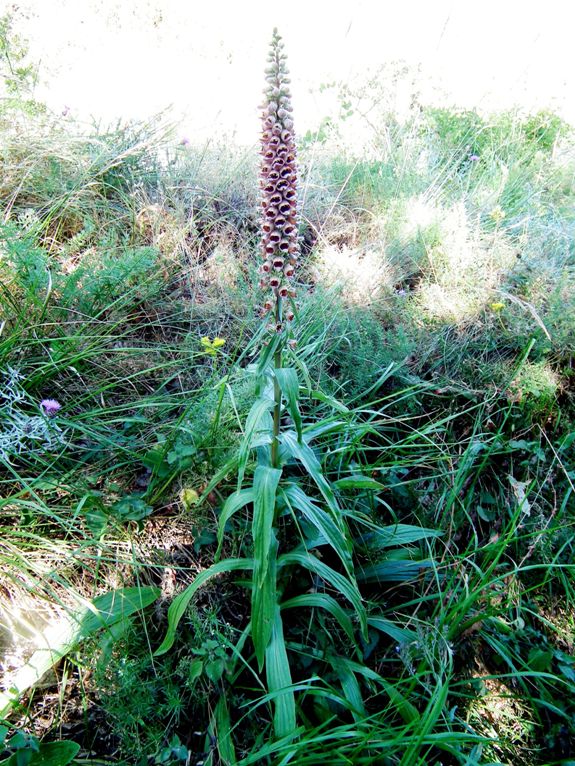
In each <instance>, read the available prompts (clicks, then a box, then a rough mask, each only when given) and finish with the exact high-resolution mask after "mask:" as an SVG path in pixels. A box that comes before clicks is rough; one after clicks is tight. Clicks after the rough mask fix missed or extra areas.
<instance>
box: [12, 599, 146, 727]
mask: <svg viewBox="0 0 575 766" xmlns="http://www.w3.org/2000/svg"><path fill="white" fill-rule="evenodd" d="M159 595H160V589H159V588H152V587H145V588H138V587H132V588H121V589H119V590H115V591H111V592H110V593H104V594H103V595H102V596H98V597H97V598H95V599H94V600H93V601H84V602H83V604H82V607H81V608H80V609H78V610H77V611H76V612H73V613H72V614H71V615H70V616H69V617H67V618H65V619H63V620H62V621H61V622H60V623H59V624H58V625H56V626H55V627H54V628H52V629H50V630H47V631H46V632H45V633H43V634H42V637H43V640H44V642H45V646H43V647H42V648H40V649H37V650H36V651H35V652H34V654H33V655H32V656H31V657H30V659H29V660H28V662H26V663H25V664H24V665H23V666H22V667H21V668H20V670H18V671H17V672H16V674H15V675H14V677H13V678H12V679H11V688H10V691H9V692H6V693H3V694H0V718H4V717H5V716H6V715H7V714H8V712H9V711H10V709H11V707H12V704H13V703H14V702H17V701H18V699H19V697H20V695H21V694H23V693H24V692H25V691H26V690H27V689H29V688H30V687H31V686H33V685H34V684H36V683H38V682H39V681H40V680H41V679H42V677H43V676H44V675H45V674H46V673H47V672H48V670H50V668H51V667H52V665H54V664H55V663H57V662H59V661H60V660H61V659H62V657H65V656H66V655H67V654H69V653H70V652H71V651H73V650H74V649H75V648H76V647H77V646H78V644H79V643H80V642H81V641H83V640H84V639H86V638H88V637H89V636H91V635H93V634H94V633H96V632H97V631H98V630H101V629H102V628H107V629H110V628H112V627H113V626H114V625H116V624H117V623H119V622H121V621H122V620H125V619H127V618H128V617H129V616H130V615H132V614H134V612H137V611H139V610H141V609H144V608H145V607H146V606H149V604H151V603H153V602H154V601H155V600H156V599H157V598H158V597H159Z"/></svg>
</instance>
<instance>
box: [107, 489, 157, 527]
mask: <svg viewBox="0 0 575 766" xmlns="http://www.w3.org/2000/svg"><path fill="white" fill-rule="evenodd" d="M153 510H154V509H153V508H152V506H151V505H148V503H146V502H145V501H144V500H143V499H142V495H141V494H140V493H136V494H133V495H128V496H127V497H123V498H122V499H121V500H118V501H117V502H116V503H114V504H113V505H112V507H111V511H112V513H113V514H114V515H115V516H117V517H118V518H119V519H121V521H141V520H142V519H145V518H146V517H147V516H150V514H151V513H153Z"/></svg>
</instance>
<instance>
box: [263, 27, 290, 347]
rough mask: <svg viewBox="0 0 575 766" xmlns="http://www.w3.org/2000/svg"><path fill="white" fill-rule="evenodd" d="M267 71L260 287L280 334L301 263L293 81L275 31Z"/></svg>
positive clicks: (265, 305)
mask: <svg viewBox="0 0 575 766" xmlns="http://www.w3.org/2000/svg"><path fill="white" fill-rule="evenodd" d="M267 61H268V65H267V67H266V70H265V71H266V83H267V84H266V88H265V90H264V96H265V98H264V102H263V104H262V138H261V179H260V188H261V194H262V200H261V204H262V221H261V249H262V258H263V262H262V265H261V267H260V273H261V279H260V287H262V288H263V289H266V290H268V289H269V290H271V296H270V297H269V298H268V299H266V300H265V302H264V305H263V313H264V314H267V313H268V312H271V313H272V315H273V317H274V321H273V325H272V326H273V329H274V330H275V331H276V332H281V330H282V329H283V326H284V320H287V321H290V319H291V317H293V314H292V313H291V312H288V313H286V314H285V316H284V315H283V313H282V298H284V299H285V298H288V297H289V298H293V297H295V292H294V290H293V287H292V285H291V280H292V278H293V276H294V273H295V266H296V264H297V260H298V254H299V245H298V231H297V206H296V198H297V194H296V184H297V173H296V164H295V161H296V152H295V140H294V132H293V119H292V105H291V94H290V89H289V83H290V78H289V76H288V69H287V66H286V55H285V53H284V45H283V42H282V39H281V37H280V36H279V34H278V32H277V30H276V29H274V33H273V37H272V42H271V46H270V51H269V54H268V58H267Z"/></svg>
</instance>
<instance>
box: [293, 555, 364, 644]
mask: <svg viewBox="0 0 575 766" xmlns="http://www.w3.org/2000/svg"><path fill="white" fill-rule="evenodd" d="M286 564H299V566H301V567H304V569H308V570H309V571H310V572H313V573H314V574H316V575H317V576H318V577H321V579H322V580H324V581H325V582H326V583H327V584H329V585H330V586H331V587H332V588H334V589H335V590H337V591H338V592H339V593H341V595H342V596H344V598H346V599H347V600H348V601H349V602H350V603H351V605H352V606H353V608H354V609H355V612H356V614H357V617H358V619H359V624H360V626H361V632H362V635H363V636H364V638H366V637H367V615H366V612H365V607H364V605H363V602H362V599H361V594H360V592H359V590H358V588H357V583H356V582H355V581H352V580H350V579H349V578H348V577H345V576H344V575H342V574H340V573H339V572H336V571H335V569H332V568H331V567H329V566H328V565H327V564H324V563H323V561H320V560H319V559H317V558H316V557H315V556H312V555H311V554H310V553H307V552H306V553H301V552H299V551H293V552H291V553H284V554H283V555H282V556H280V557H279V559H278V567H282V566H285V565H286Z"/></svg>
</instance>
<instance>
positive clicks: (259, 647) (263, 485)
mask: <svg viewBox="0 0 575 766" xmlns="http://www.w3.org/2000/svg"><path fill="white" fill-rule="evenodd" d="M281 475H282V472H281V471H280V470H279V469H278V468H271V467H270V466H266V465H258V467H257V468H256V470H255V474H254V487H253V491H254V515H253V521H252V537H253V541H254V570H253V583H254V587H253V590H252V640H253V642H254V648H255V652H256V657H257V660H258V665H259V667H260V670H261V669H262V667H263V662H264V654H265V650H266V646H267V645H268V643H269V641H270V638H271V634H272V627H273V620H274V614H275V609H276V603H277V597H276V559H277V541H276V539H275V535H274V532H273V524H274V520H275V510H276V492H277V487H278V483H279V480H280V478H281Z"/></svg>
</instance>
